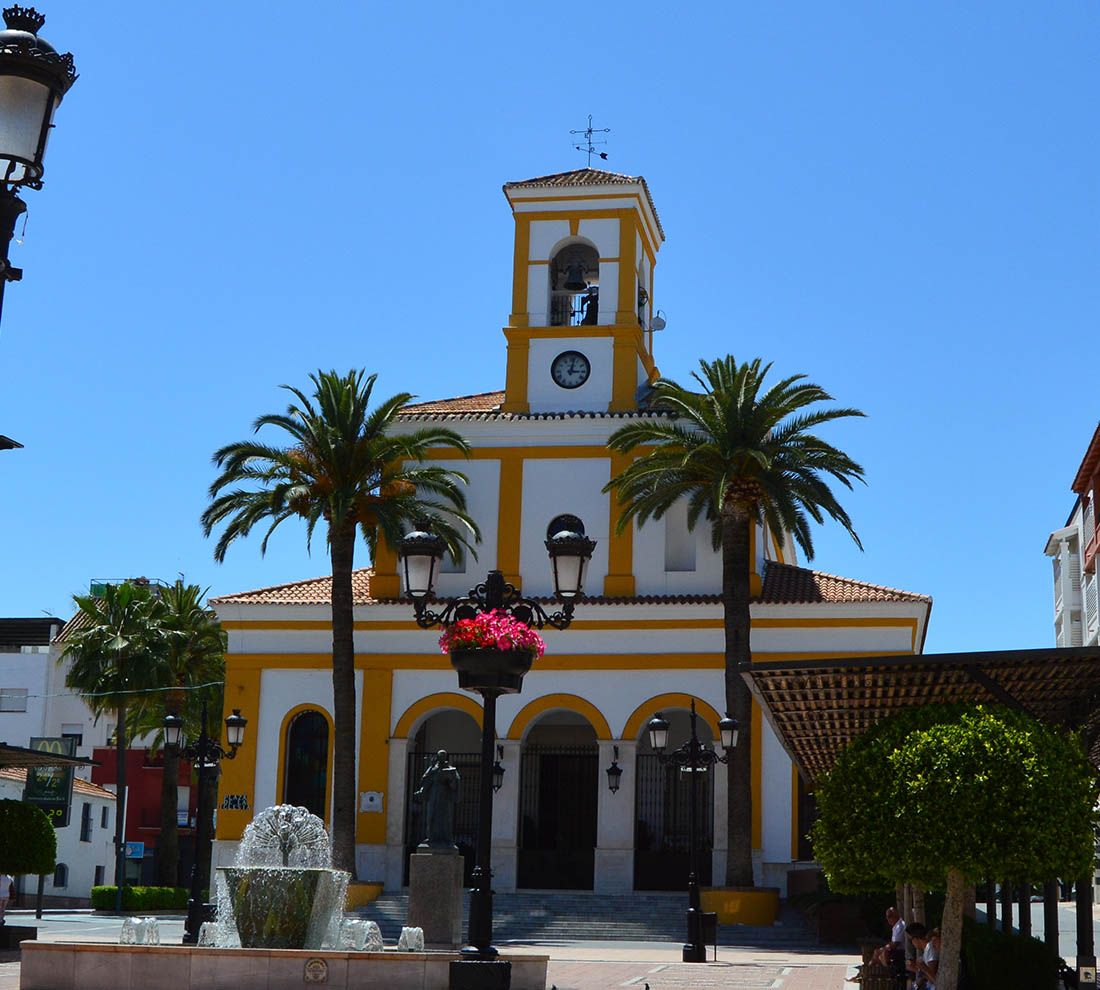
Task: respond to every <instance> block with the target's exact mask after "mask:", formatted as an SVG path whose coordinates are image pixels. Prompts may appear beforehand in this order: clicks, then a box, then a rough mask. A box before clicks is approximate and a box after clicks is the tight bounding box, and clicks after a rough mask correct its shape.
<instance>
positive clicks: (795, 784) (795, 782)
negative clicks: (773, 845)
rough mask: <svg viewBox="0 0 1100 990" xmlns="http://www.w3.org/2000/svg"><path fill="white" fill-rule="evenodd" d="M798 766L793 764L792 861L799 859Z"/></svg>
mask: <svg viewBox="0 0 1100 990" xmlns="http://www.w3.org/2000/svg"><path fill="white" fill-rule="evenodd" d="M798 810H799V809H798V767H796V766H795V765H794V764H793V763H792V764H791V862H794V861H795V860H796V859H798Z"/></svg>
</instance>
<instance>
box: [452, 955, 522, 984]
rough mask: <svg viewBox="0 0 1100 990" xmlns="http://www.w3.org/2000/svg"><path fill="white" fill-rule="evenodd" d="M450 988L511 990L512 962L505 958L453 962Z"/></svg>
mask: <svg viewBox="0 0 1100 990" xmlns="http://www.w3.org/2000/svg"><path fill="white" fill-rule="evenodd" d="M450 976H451V979H450V990H510V988H511V986H512V964H511V963H510V962H508V961H507V960H504V959H493V960H487V959H462V960H460V961H458V962H452V963H451V974H450Z"/></svg>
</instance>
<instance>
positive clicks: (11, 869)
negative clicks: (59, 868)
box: [0, 800, 57, 876]
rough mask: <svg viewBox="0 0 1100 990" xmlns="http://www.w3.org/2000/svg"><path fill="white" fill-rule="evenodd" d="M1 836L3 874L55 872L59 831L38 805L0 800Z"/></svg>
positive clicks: (0, 870) (0, 869) (1, 870)
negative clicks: (55, 829)
mask: <svg viewBox="0 0 1100 990" xmlns="http://www.w3.org/2000/svg"><path fill="white" fill-rule="evenodd" d="M0 835H2V836H3V837H4V841H3V842H0V873H11V874H12V875H13V876H14V875H15V874H18V873H27V874H38V875H41V874H43V873H53V868H54V864H55V861H56V857H57V833H56V832H55V831H54V828H53V825H51V824H50V820H49V818H47V817H46V813H45V812H44V811H43V810H42V809H41V808H39V807H38V805H36V804H30V803H28V802H25V801H10V800H6V801H0Z"/></svg>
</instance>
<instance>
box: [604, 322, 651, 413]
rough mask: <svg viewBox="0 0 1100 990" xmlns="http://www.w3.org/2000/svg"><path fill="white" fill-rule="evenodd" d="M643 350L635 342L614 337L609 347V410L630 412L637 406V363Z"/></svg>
mask: <svg viewBox="0 0 1100 990" xmlns="http://www.w3.org/2000/svg"><path fill="white" fill-rule="evenodd" d="M642 353H643V352H642V351H641V350H640V349H639V348H638V346H637V343H636V342H634V341H630V340H623V339H622V338H620V337H616V338H615V341H614V344H613V345H612V348H611V402H610V403H608V406H607V408H608V410H609V411H610V412H632V411H633V410H635V409H637V408H638V373H637V363H638V359H639V358H640V356H641V354H642Z"/></svg>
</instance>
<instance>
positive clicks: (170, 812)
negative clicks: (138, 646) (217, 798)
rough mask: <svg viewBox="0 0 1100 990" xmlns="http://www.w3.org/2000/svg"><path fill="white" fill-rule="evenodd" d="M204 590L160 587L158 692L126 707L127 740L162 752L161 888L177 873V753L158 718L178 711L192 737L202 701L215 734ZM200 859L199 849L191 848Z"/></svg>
mask: <svg viewBox="0 0 1100 990" xmlns="http://www.w3.org/2000/svg"><path fill="white" fill-rule="evenodd" d="M205 595H206V591H205V590H204V589H202V588H200V587H199V586H198V585H197V584H185V583H184V581H183V580H182V579H181V580H177V581H176V582H175V583H174V584H172V585H170V586H169V587H167V588H164V589H162V591H161V593H160V606H161V607H160V609H159V612H158V621H159V622H160V627H161V630H162V631H163V633H164V634H165V649H164V652H163V654H162V655H161V656H160V658H159V663H158V664H157V666H156V669H155V670H154V671H152V672H151V673H152V677H153V679H154V680H155V683H156V686H157V688H159V689H160V690H158V691H156V692H154V693H152V694H147V695H141V696H140V697H139V698H138V699H136V700H135V703H134V705H133V706H132V713H131V717H130V721H129V726H128V728H129V731H130V735H131V738H132V737H134V736H138V735H151V736H152V737H153V739H152V745H153V748H154V749H161V750H162V758H163V761H164V773H163V775H162V779H161V791H160V834H159V835H158V836H157V874H158V876H157V879H158V881H159V883H160V884H161V886H163V887H176V886H178V885H179V883H180V876H179V828H178V825H177V820H176V808H177V805H178V801H179V787H178V781H179V751H178V750H176V749H175V748H174V747H172V746H164V716H165V714H166V713H167V712H172V713H173V714H176V715H180V716H181V717H182V718H183V721H184V731H185V732H191V733H193V734H194V735H195V736H196V737H197V736H198V734H199V721H200V720H201V718H202V715H201V710H202V701H203V700H204V699H205V701H206V702H207V708H208V713H209V714H208V720H209V721H210V723H211V724H210V725H209V726H208V727H207V728H208V731H212V734H213V735H214V737H215V738H217V737H218V736H219V735H220V734H221V724H220V713H221V704H220V698H221V682H222V681H223V680H224V679H225V646H226V639H225V633H224V631H223V630H222V628H221V624H220V623H219V622H218V618H217V616H216V615H215V614H214V612H213V610H211V609H209V608H207V607H206V606H205V605H204V604H203V598H204V597H205ZM196 855H199V856H200V861H201V862H204V863H205V862H206V859H205V857H203V850H196Z"/></svg>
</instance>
